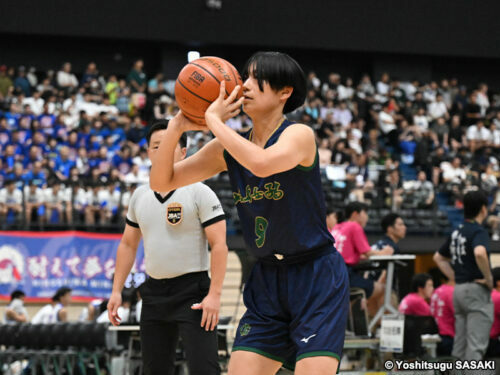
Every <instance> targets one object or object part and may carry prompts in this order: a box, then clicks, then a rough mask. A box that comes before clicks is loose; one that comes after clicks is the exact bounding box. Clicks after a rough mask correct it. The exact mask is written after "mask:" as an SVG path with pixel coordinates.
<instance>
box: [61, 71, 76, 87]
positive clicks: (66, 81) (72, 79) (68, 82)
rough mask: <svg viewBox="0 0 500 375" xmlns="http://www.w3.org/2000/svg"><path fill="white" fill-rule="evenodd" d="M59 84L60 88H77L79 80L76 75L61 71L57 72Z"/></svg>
mask: <svg viewBox="0 0 500 375" xmlns="http://www.w3.org/2000/svg"><path fill="white" fill-rule="evenodd" d="M57 84H58V85H59V87H77V86H78V79H76V76H75V75H74V74H72V73H66V72H64V71H62V70H60V71H58V72H57Z"/></svg>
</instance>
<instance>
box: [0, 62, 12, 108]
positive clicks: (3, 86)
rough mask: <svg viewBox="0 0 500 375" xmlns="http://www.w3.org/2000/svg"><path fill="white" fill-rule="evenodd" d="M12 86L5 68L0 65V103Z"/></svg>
mask: <svg viewBox="0 0 500 375" xmlns="http://www.w3.org/2000/svg"><path fill="white" fill-rule="evenodd" d="M13 86H14V84H13V83H12V80H11V79H10V77H9V76H8V75H7V67H6V66H5V65H0V101H1V100H3V99H4V98H5V97H6V96H7V94H8V93H9V90H10V88H11V87H13Z"/></svg>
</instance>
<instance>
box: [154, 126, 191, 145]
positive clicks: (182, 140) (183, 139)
mask: <svg viewBox="0 0 500 375" xmlns="http://www.w3.org/2000/svg"><path fill="white" fill-rule="evenodd" d="M167 127H168V120H160V121H156V122H155V123H154V124H153V125H151V127H150V128H149V130H148V134H146V142H147V143H148V146H149V142H150V141H151V136H152V135H153V133H154V132H157V131H159V130H165V129H166V128H167ZM179 144H180V145H181V148H184V147H186V145H187V135H186V133H182V135H181V138H180V139H179Z"/></svg>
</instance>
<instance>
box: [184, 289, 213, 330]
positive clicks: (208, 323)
mask: <svg viewBox="0 0 500 375" xmlns="http://www.w3.org/2000/svg"><path fill="white" fill-rule="evenodd" d="M191 308H192V309H193V310H203V314H202V315H201V326H202V327H205V331H213V330H214V329H215V327H217V324H218V323H219V310H220V296H219V295H217V294H214V293H212V294H210V293H209V294H208V295H207V296H206V297H205V298H203V301H201V303H196V304H194V305H193V306H191Z"/></svg>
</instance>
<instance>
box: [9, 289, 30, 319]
mask: <svg viewBox="0 0 500 375" xmlns="http://www.w3.org/2000/svg"><path fill="white" fill-rule="evenodd" d="M24 297H26V294H25V293H24V292H23V291H22V290H14V291H13V292H12V293H11V294H10V303H9V304H8V305H7V307H6V308H5V316H4V320H5V323H26V322H27V321H28V319H29V316H28V311H27V310H26V308H25V307H24Z"/></svg>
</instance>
